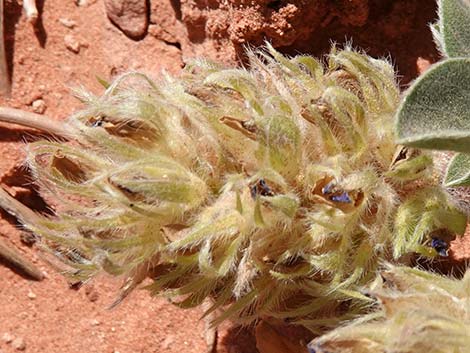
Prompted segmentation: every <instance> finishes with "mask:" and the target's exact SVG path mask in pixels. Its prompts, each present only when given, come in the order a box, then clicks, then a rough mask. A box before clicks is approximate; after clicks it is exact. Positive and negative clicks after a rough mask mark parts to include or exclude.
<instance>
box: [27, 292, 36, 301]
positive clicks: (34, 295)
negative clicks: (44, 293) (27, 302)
mask: <svg viewBox="0 0 470 353" xmlns="http://www.w3.org/2000/svg"><path fill="white" fill-rule="evenodd" d="M28 298H29V299H31V300H34V299H36V298H37V295H36V294H34V293H33V292H31V291H29V292H28Z"/></svg>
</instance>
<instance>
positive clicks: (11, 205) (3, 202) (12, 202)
mask: <svg viewBox="0 0 470 353" xmlns="http://www.w3.org/2000/svg"><path fill="white" fill-rule="evenodd" d="M0 208H3V209H4V210H5V211H6V212H8V213H9V214H11V215H12V216H15V217H16V218H18V219H19V220H20V221H22V222H24V221H27V222H28V223H36V221H37V220H38V216H37V215H36V213H34V211H32V210H31V209H30V208H28V207H26V206H25V205H23V204H22V203H21V202H19V201H18V200H17V199H15V198H14V197H13V196H11V195H10V194H9V193H8V192H6V190H5V189H4V188H3V187H1V186H0Z"/></svg>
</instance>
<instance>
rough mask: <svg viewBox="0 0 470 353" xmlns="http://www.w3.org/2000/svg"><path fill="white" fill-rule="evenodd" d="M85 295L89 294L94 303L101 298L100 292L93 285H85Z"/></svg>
mask: <svg viewBox="0 0 470 353" xmlns="http://www.w3.org/2000/svg"><path fill="white" fill-rule="evenodd" d="M85 295H86V296H87V298H88V300H89V301H91V302H92V303H93V302H96V301H97V300H98V298H99V294H98V292H97V291H96V289H95V288H94V287H93V286H92V285H88V286H86V287H85Z"/></svg>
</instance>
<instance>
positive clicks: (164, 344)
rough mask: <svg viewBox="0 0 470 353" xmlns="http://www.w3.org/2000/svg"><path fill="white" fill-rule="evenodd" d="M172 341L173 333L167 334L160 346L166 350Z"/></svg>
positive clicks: (173, 340) (173, 339)
mask: <svg viewBox="0 0 470 353" xmlns="http://www.w3.org/2000/svg"><path fill="white" fill-rule="evenodd" d="M173 343H175V337H174V336H173V335H168V336H166V338H165V339H164V340H163V342H162V348H163V349H164V350H168V349H169V348H170V347H171V346H172V345H173Z"/></svg>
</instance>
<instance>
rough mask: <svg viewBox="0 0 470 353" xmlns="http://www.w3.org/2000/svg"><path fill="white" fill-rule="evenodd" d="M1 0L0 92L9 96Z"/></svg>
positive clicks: (1, 1) (0, 1) (1, 4)
mask: <svg viewBox="0 0 470 353" xmlns="http://www.w3.org/2000/svg"><path fill="white" fill-rule="evenodd" d="M3 1H4V0H0V94H1V95H4V96H7V97H9V96H10V93H11V83H10V77H9V75H8V65H7V58H6V53H5V36H4V30H3Z"/></svg>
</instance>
